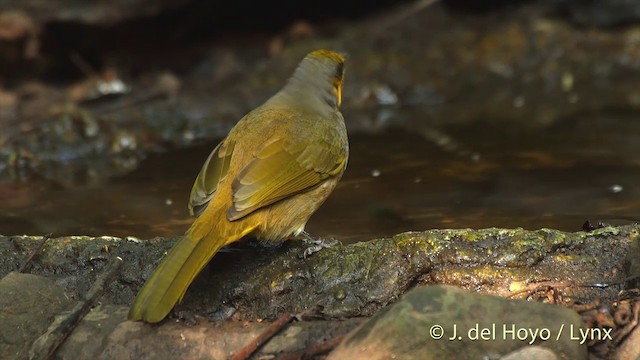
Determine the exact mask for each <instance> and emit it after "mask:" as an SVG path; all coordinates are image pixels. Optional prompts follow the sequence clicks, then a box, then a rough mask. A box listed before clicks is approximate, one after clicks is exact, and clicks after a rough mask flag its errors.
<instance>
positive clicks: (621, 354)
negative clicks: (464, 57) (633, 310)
mask: <svg viewBox="0 0 640 360" xmlns="http://www.w3.org/2000/svg"><path fill="white" fill-rule="evenodd" d="M612 358H613V359H615V360H629V359H635V360H637V359H640V325H638V324H636V325H635V329H634V330H633V331H631V334H629V335H628V336H627V338H626V339H625V340H624V342H623V343H622V345H620V347H619V348H618V350H616V352H615V354H614V355H613V357H612Z"/></svg>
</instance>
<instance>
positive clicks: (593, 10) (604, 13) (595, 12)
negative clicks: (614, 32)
mask: <svg viewBox="0 0 640 360" xmlns="http://www.w3.org/2000/svg"><path fill="white" fill-rule="evenodd" d="M542 2H547V3H551V4H553V5H555V6H557V7H558V9H559V10H560V11H561V12H562V13H564V14H566V15H567V16H568V17H569V19H570V20H571V21H573V22H575V23H576V24H578V25H583V26H615V25H622V24H628V23H635V22H638V20H640V3H639V2H637V1H630V0H588V1H584V0H544V1H542Z"/></svg>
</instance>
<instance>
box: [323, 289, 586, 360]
mask: <svg viewBox="0 0 640 360" xmlns="http://www.w3.org/2000/svg"><path fill="white" fill-rule="evenodd" d="M579 329H581V321H580V317H579V316H578V314H577V313H575V312H574V311H572V310H568V309H563V308H561V307H558V306H554V305H549V304H542V303H537V302H526V301H517V300H507V299H503V298H498V297H494V296H486V295H476V294H472V293H469V292H467V291H464V290H461V289H458V288H455V287H451V286H426V287H421V288H417V289H415V290H412V291H411V292H409V293H407V294H406V295H405V296H404V297H403V298H402V300H401V301H399V302H398V303H396V304H394V305H392V306H390V307H389V308H387V309H385V310H383V311H381V312H380V313H378V314H377V315H375V316H374V317H373V318H371V319H370V320H369V321H367V322H366V323H364V324H362V325H361V326H359V327H358V328H357V329H356V330H354V331H353V332H352V333H351V334H349V335H348V336H347V338H346V339H345V340H344V341H343V342H342V344H341V345H340V346H339V347H338V348H337V349H336V350H335V351H334V352H332V353H331V355H330V356H329V359H391V358H393V359H407V360H408V359H424V360H426V359H453V358H456V359H459V358H468V359H483V358H496V357H498V356H500V355H507V354H510V353H511V354H510V356H512V357H513V356H516V355H514V354H513V353H512V352H513V351H517V350H518V349H521V350H520V351H521V352H526V353H527V354H533V353H534V352H535V353H539V352H538V350H533V349H530V348H528V345H531V344H536V345H539V346H541V347H544V348H546V349H549V350H551V352H552V354H551V355H553V353H555V354H558V356H559V357H560V358H564V359H586V358H587V347H586V344H580V343H579V342H578V341H575V340H572V339H571V336H572V335H575V334H577V333H578V332H579ZM545 340H546V341H545ZM461 351H463V352H464V355H463V356H461ZM521 354H522V353H521ZM523 356H524V355H523ZM518 358H523V357H518ZM551 358H552V357H551Z"/></svg>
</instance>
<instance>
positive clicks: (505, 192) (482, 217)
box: [0, 114, 640, 242]
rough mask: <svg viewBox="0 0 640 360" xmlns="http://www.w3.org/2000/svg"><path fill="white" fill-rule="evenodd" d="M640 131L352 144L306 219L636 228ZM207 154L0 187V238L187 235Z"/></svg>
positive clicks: (369, 137)
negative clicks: (67, 181) (61, 181)
mask: <svg viewBox="0 0 640 360" xmlns="http://www.w3.org/2000/svg"><path fill="white" fill-rule="evenodd" d="M639 133H640V123H638V121H636V119H634V118H632V117H630V116H625V115H611V114H610V115H607V116H601V115H598V114H594V115H592V116H585V117H583V118H580V119H575V120H566V121H563V122H562V123H561V124H560V125H549V126H546V127H536V128H533V127H526V126H525V127H523V126H520V125H517V124H513V125H509V124H505V123H504V122H501V123H491V122H488V121H485V122H480V123H477V124H475V125H472V126H448V127H443V128H438V129H430V128H423V129H418V130H416V129H413V130H411V131H406V130H402V129H387V130H385V131H382V132H380V133H378V134H362V133H360V134H351V136H350V139H351V154H350V159H349V165H348V168H347V171H346V173H345V175H344V177H343V179H342V181H341V183H340V184H339V185H338V187H337V188H336V190H335V192H334V193H333V194H332V195H331V197H330V198H329V199H328V200H327V202H326V203H325V204H324V205H323V207H322V208H321V209H320V210H319V211H318V212H317V213H316V214H315V215H314V216H313V217H312V219H311V221H310V222H309V224H308V226H307V230H308V231H309V232H310V233H312V234H313V235H316V236H320V237H326V238H336V239H340V240H342V241H344V242H354V241H363V240H368V239H373V238H377V237H382V236H389V235H393V234H396V233H399V232H403V231H409V230H426V229H433V228H485V227H507V228H512V227H524V228H528V229H537V228H541V227H548V228H555V229H560V230H566V231H575V230H579V229H581V227H582V224H583V223H584V222H585V220H591V221H592V222H598V221H603V222H607V223H612V224H624V223H630V222H634V221H637V219H638V218H640V186H639V185H638V179H639V178H640V155H639V154H640V142H639V141H637V136H634V134H639ZM214 146H215V144H214V143H210V144H205V145H203V146H200V147H196V148H190V149H182V150H175V151H171V152H167V153H164V154H156V155H152V156H150V157H149V158H148V159H147V160H145V161H144V162H143V163H142V164H141V166H140V167H139V168H138V169H137V170H135V171H134V172H132V173H130V174H128V175H126V176H124V177H119V178H114V179H109V180H108V181H106V183H105V184H102V185H93V186H85V187H80V188H78V187H75V188H64V187H62V186H60V185H57V184H55V183H52V182H50V181H47V180H44V179H37V178H36V179H31V180H29V181H26V182H22V183H11V184H0V233H1V234H5V235H13V234H31V235H37V234H44V233H49V232H52V233H53V234H54V235H95V236H98V235H112V236H121V237H122V236H135V237H139V238H150V237H154V236H174V235H177V234H181V233H183V232H184V231H185V230H186V229H187V228H188V226H189V224H190V222H191V219H190V218H189V216H188V213H187V210H186V204H187V199H188V194H189V191H190V189H191V185H192V182H193V179H194V178H195V175H196V174H197V172H198V170H199V169H200V166H201V164H202V162H203V161H204V160H205V158H206V157H207V155H208V153H209V151H210V150H211V149H212V148H213V147H214Z"/></svg>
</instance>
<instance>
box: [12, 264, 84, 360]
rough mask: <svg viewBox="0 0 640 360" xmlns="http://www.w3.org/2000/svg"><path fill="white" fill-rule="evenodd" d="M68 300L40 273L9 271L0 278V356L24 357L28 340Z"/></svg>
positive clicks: (67, 302)
mask: <svg viewBox="0 0 640 360" xmlns="http://www.w3.org/2000/svg"><path fill="white" fill-rule="evenodd" d="M72 303H73V301H71V300H70V299H69V298H67V296H66V295H65V293H64V291H63V290H62V288H60V287H59V286H57V285H56V284H55V283H54V282H53V281H52V280H50V279H47V278H45V277H42V276H36V275H30V274H20V273H16V272H11V273H9V274H7V276H5V277H4V278H2V280H0V359H24V358H27V356H28V354H29V349H30V347H31V343H32V342H33V341H34V340H35V339H36V338H38V337H39V336H40V335H41V334H43V333H44V332H45V331H46V330H47V327H48V326H49V324H50V323H51V322H52V321H53V319H54V316H55V315H56V314H57V313H59V312H60V311H62V310H64V309H65V308H67V307H69V306H70V305H71V304H72Z"/></svg>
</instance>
